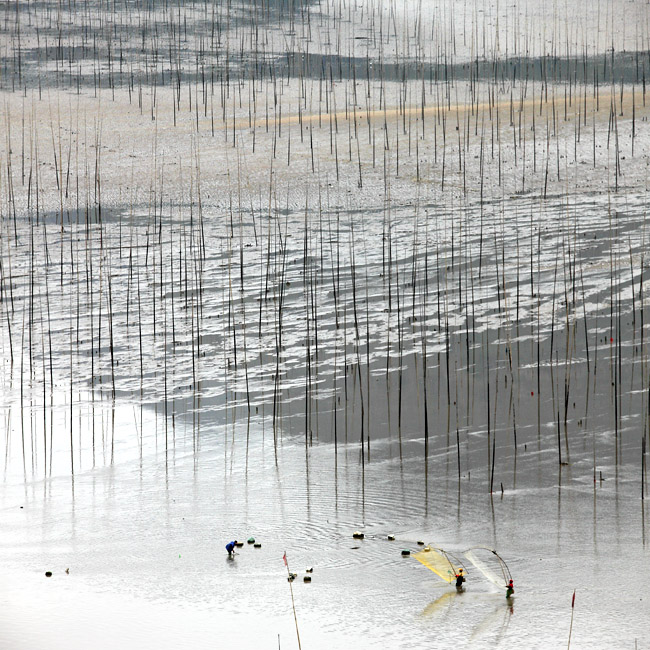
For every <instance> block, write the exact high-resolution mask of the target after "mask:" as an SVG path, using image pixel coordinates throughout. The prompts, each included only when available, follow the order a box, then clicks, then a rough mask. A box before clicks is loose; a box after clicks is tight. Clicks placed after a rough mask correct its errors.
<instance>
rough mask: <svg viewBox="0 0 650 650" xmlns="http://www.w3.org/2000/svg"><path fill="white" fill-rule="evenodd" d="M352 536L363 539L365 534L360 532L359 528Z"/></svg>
mask: <svg viewBox="0 0 650 650" xmlns="http://www.w3.org/2000/svg"><path fill="white" fill-rule="evenodd" d="M352 537H354V539H363V537H364V535H363V533H361V532H359V531H358V530H355V531H354V532H353V533H352Z"/></svg>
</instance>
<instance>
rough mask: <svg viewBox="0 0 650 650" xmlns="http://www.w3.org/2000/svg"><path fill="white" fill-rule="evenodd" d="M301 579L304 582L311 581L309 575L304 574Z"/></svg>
mask: <svg viewBox="0 0 650 650" xmlns="http://www.w3.org/2000/svg"><path fill="white" fill-rule="evenodd" d="M303 581H304V582H311V576H305V577H304V578H303Z"/></svg>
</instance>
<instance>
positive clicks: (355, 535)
mask: <svg viewBox="0 0 650 650" xmlns="http://www.w3.org/2000/svg"><path fill="white" fill-rule="evenodd" d="M352 537H353V538H354V539H364V538H365V534H364V533H362V532H360V531H358V530H355V531H354V532H353V533H352ZM386 539H387V540H388V541H389V542H394V541H395V535H387V536H386ZM417 545H418V546H424V545H425V544H424V542H423V541H422V540H418V541H417ZM402 555H403V556H404V557H406V556H409V555H411V551H410V549H408V548H403V549H402Z"/></svg>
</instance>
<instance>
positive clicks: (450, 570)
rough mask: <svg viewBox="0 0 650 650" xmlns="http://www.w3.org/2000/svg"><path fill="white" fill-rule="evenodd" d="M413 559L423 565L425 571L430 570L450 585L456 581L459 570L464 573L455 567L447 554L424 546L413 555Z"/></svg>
mask: <svg viewBox="0 0 650 650" xmlns="http://www.w3.org/2000/svg"><path fill="white" fill-rule="evenodd" d="M413 557H414V558H415V559H416V560H417V561H418V562H421V563H422V564H424V566H425V567H427V569H431V571H433V572H434V573H435V574H436V575H438V576H440V577H441V578H442V579H443V580H445V581H446V582H449V583H452V582H454V580H456V575H457V574H458V572H459V570H462V571H463V572H464V569H462V567H459V566H456V565H455V564H453V563H452V561H451V560H450V559H449V557H448V555H447V553H445V552H444V551H443V550H442V549H440V548H434V547H433V546H425V547H424V548H423V549H422V550H421V551H419V552H418V553H415V554H414V555H413Z"/></svg>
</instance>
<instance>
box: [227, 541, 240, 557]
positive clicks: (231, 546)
mask: <svg viewBox="0 0 650 650" xmlns="http://www.w3.org/2000/svg"><path fill="white" fill-rule="evenodd" d="M235 546H237V540H234V541H232V542H228V543H227V544H226V551H228V557H232V556H233V555H234V554H235Z"/></svg>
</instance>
